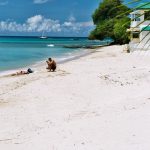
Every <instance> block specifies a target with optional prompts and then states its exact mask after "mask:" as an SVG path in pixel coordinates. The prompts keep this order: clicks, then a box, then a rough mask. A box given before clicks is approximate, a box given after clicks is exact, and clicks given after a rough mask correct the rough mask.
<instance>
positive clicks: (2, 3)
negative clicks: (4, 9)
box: [0, 1, 8, 6]
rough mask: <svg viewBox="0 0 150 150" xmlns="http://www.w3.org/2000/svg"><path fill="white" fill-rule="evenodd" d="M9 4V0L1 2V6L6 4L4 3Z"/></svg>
mask: <svg viewBox="0 0 150 150" xmlns="http://www.w3.org/2000/svg"><path fill="white" fill-rule="evenodd" d="M7 4H8V1H3V2H0V6H4V5H7Z"/></svg>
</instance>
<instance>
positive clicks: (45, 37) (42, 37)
mask: <svg viewBox="0 0 150 150" xmlns="http://www.w3.org/2000/svg"><path fill="white" fill-rule="evenodd" d="M47 38H48V37H47V36H44V31H43V32H42V36H40V39H47Z"/></svg>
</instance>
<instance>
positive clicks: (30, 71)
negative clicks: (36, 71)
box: [11, 68, 33, 76]
mask: <svg viewBox="0 0 150 150" xmlns="http://www.w3.org/2000/svg"><path fill="white" fill-rule="evenodd" d="M30 73H33V70H31V69H30V68H28V70H27V71H19V72H16V73H13V74H11V75H12V76H16V75H24V74H30Z"/></svg>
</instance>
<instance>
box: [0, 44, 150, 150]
mask: <svg viewBox="0 0 150 150" xmlns="http://www.w3.org/2000/svg"><path fill="white" fill-rule="evenodd" d="M122 49H123V47H122V46H108V47H103V48H99V49H97V51H96V52H95V53H92V54H90V55H88V56H84V57H81V58H79V59H76V60H72V61H69V62H66V63H64V64H60V65H58V68H57V71H56V72H47V70H46V69H45V67H46V64H45V66H43V67H40V68H39V69H38V70H37V71H36V72H35V73H33V74H29V75H22V76H15V77H11V76H9V77H8V76H5V77H0V150H148V149H149V148H150V142H149V139H150V92H149V89H150V56H149V55H148V53H146V52H145V53H143V52H134V53H123V50H122Z"/></svg>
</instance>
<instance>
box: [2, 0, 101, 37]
mask: <svg viewBox="0 0 150 150" xmlns="http://www.w3.org/2000/svg"><path fill="white" fill-rule="evenodd" d="M99 2H100V0H0V35H41V34H42V31H45V34H46V35H49V36H87V35H88V34H89V32H90V30H91V29H93V28H94V26H93V23H92V18H91V15H92V13H93V12H94V10H95V9H96V8H97V7H98V4H99Z"/></svg>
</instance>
